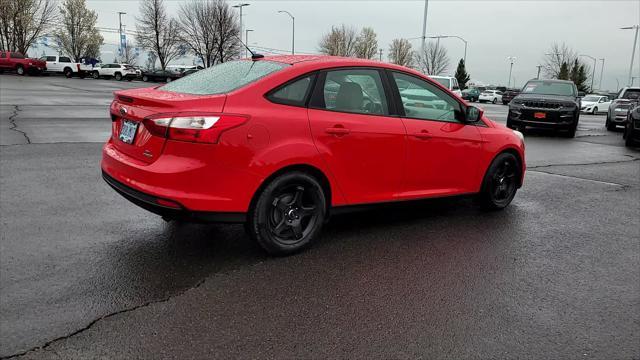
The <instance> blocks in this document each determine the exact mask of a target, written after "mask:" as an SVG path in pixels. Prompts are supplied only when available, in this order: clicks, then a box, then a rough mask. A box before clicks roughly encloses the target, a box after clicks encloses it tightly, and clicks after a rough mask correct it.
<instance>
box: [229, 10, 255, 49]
mask: <svg viewBox="0 0 640 360" xmlns="http://www.w3.org/2000/svg"><path fill="white" fill-rule="evenodd" d="M249 5H251V4H247V3H244V4H238V5H233V7H234V8H239V9H240V37H242V8H243V7H245V6H249ZM240 40H242V39H240ZM244 41H245V44H246V43H247V39H245V40H244ZM247 56H249V55H248V53H247V49H246V48H245V50H244V57H247Z"/></svg>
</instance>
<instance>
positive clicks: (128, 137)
mask: <svg viewBox="0 0 640 360" xmlns="http://www.w3.org/2000/svg"><path fill="white" fill-rule="evenodd" d="M137 132H138V123H137V122H135V121H129V120H122V127H121V128H120V135H119V136H118V138H119V139H120V141H122V142H124V143H127V144H133V139H135V137H136V133H137Z"/></svg>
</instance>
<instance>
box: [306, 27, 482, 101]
mask: <svg viewBox="0 0 640 360" xmlns="http://www.w3.org/2000/svg"><path fill="white" fill-rule="evenodd" d="M318 50H319V51H320V53H322V54H326V55H333V56H346V57H357V58H362V59H375V58H376V57H377V56H378V54H380V57H382V52H379V51H380V50H381V48H379V47H378V40H377V35H376V33H375V31H374V30H373V29H372V28H370V27H364V28H362V29H361V30H360V31H358V29H356V28H354V27H352V26H347V25H344V24H342V25H339V26H332V27H331V30H329V32H327V33H325V34H324V35H323V36H322V38H321V39H320V42H319V43H318ZM387 58H388V60H389V61H390V62H392V63H394V64H398V65H401V66H406V67H410V68H414V69H416V70H419V71H421V72H423V73H425V74H427V75H442V74H445V73H446V72H447V70H449V66H450V62H451V60H450V58H449V55H448V53H447V49H446V48H444V47H443V46H442V45H440V42H437V41H430V42H428V43H426V44H425V47H424V51H423V50H422V49H420V50H414V49H413V46H412V45H411V42H409V40H408V39H404V38H398V39H393V40H392V41H391V44H390V45H389V48H388V49H387ZM455 77H456V78H457V79H458V83H459V84H460V86H461V87H462V88H463V89H464V88H465V85H466V83H467V81H469V78H470V77H469V74H468V73H467V72H466V64H465V63H464V60H463V59H460V61H459V63H458V67H457V69H456V74H455Z"/></svg>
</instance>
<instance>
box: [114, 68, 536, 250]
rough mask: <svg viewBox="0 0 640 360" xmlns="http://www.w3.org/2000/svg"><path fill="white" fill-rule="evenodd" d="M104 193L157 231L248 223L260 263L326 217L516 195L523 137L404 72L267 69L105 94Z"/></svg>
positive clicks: (208, 74)
mask: <svg viewBox="0 0 640 360" xmlns="http://www.w3.org/2000/svg"><path fill="white" fill-rule="evenodd" d="M110 111H111V119H112V121H113V124H112V137H111V138H110V139H109V141H108V142H107V143H106V144H105V146H104V150H103V160H102V172H103V177H104V179H105V180H106V182H107V183H108V184H109V185H111V186H112V187H113V188H114V189H115V190H116V191H117V192H119V193H120V194H122V195H123V196H124V197H125V198H127V199H129V200H130V201H132V202H134V203H135V204H137V205H139V206H141V207H143V208H145V209H147V210H149V211H152V212H154V213H156V214H159V215H162V216H163V217H164V218H165V219H181V220H187V221H190V220H192V221H213V222H216V221H219V222H245V223H246V225H247V229H248V232H249V234H250V235H251V236H252V237H253V238H254V239H255V240H256V241H257V242H258V243H259V244H260V245H261V246H262V247H263V248H264V249H265V250H266V251H268V252H270V253H272V254H288V253H292V252H295V251H298V250H300V249H302V248H304V247H306V246H308V245H309V244H310V243H311V242H312V241H313V239H315V238H317V236H318V234H319V232H320V230H321V228H322V225H323V223H324V222H325V220H326V219H327V217H328V215H329V214H330V213H331V211H333V210H334V209H337V208H340V207H344V206H350V205H356V204H358V205H359V204H370V203H381V202H389V201H403V200H416V199H424V198H431V197H443V196H453V195H462V194H475V195H476V196H477V198H478V199H479V201H480V203H481V205H483V207H484V208H487V209H502V208H504V207H506V206H507V205H509V203H510V202H511V200H512V199H513V197H514V196H515V193H516V190H517V189H518V188H519V187H521V186H522V182H523V178H524V172H525V160H524V141H523V137H522V134H520V133H519V132H517V131H513V130H510V129H507V128H506V127H504V126H502V125H500V124H496V123H495V122H493V121H491V120H489V119H487V118H485V117H484V116H483V113H482V110H480V109H478V108H476V107H473V106H470V105H468V104H466V103H465V102H464V101H463V100H461V99H460V98H459V97H457V96H455V95H454V94H453V93H451V92H449V91H448V90H446V89H445V88H443V87H442V86H440V85H439V84H438V83H436V82H434V81H431V80H430V79H429V78H428V77H426V76H424V75H422V74H421V73H419V72H416V71H414V70H411V69H407V68H404V67H401V66H396V65H392V64H385V63H380V62H375V61H368V60H360V59H351V58H335V57H321V56H277V57H268V58H263V59H256V60H250V59H247V60H240V61H232V62H227V63H223V64H220V65H217V66H214V67H212V68H209V69H207V70H202V71H199V72H197V73H195V74H193V75H191V76H187V77H185V78H183V79H180V80H177V81H174V82H171V83H169V84H166V85H164V86H160V87H157V88H147V89H134V90H126V91H119V92H116V93H115V99H114V101H113V103H112V104H111V109H110Z"/></svg>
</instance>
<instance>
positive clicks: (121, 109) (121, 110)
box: [120, 106, 127, 116]
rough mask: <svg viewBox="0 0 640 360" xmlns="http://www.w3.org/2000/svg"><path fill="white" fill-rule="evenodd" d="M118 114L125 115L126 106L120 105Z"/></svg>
mask: <svg viewBox="0 0 640 360" xmlns="http://www.w3.org/2000/svg"><path fill="white" fill-rule="evenodd" d="M120 115H122V116H125V115H127V108H125V107H124V106H122V107H121V108H120Z"/></svg>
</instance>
